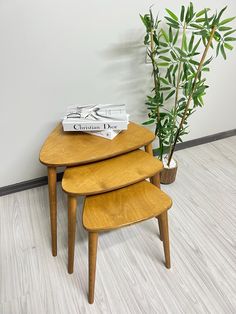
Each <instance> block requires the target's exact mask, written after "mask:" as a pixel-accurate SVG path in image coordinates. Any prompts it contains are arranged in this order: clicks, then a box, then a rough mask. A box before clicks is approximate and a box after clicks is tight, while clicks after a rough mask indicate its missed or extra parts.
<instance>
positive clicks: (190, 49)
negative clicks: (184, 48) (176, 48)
mask: <svg viewBox="0 0 236 314" xmlns="http://www.w3.org/2000/svg"><path fill="white" fill-rule="evenodd" d="M194 38H195V37H194V34H192V36H191V39H190V42H189V46H188V51H192V49H193V43H194Z"/></svg>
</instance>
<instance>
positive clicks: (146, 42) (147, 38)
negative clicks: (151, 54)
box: [144, 34, 149, 45]
mask: <svg viewBox="0 0 236 314" xmlns="http://www.w3.org/2000/svg"><path fill="white" fill-rule="evenodd" d="M148 42H149V34H146V36H145V37H144V45H147V44H148Z"/></svg>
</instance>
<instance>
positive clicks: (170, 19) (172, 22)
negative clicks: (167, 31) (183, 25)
mask: <svg viewBox="0 0 236 314" xmlns="http://www.w3.org/2000/svg"><path fill="white" fill-rule="evenodd" d="M165 19H166V20H167V21H168V22H170V23H171V24H173V25H176V26H179V23H178V22H176V21H175V20H173V19H172V18H170V17H168V16H165Z"/></svg>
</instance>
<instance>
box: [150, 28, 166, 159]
mask: <svg viewBox="0 0 236 314" xmlns="http://www.w3.org/2000/svg"><path fill="white" fill-rule="evenodd" d="M150 38H151V42H150V46H151V61H152V68H153V80H154V87H155V95H157V93H158V92H159V82H158V80H157V77H156V72H157V71H156V66H155V58H154V53H155V48H154V40H153V29H152V30H151V33H150ZM157 119H158V122H160V111H159V108H158V106H157ZM155 133H156V132H155ZM156 135H158V139H159V147H160V152H161V154H160V159H161V160H162V155H163V143H162V138H161V130H160V128H159V129H158V132H157V134H156Z"/></svg>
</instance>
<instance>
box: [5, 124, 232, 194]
mask: <svg viewBox="0 0 236 314" xmlns="http://www.w3.org/2000/svg"><path fill="white" fill-rule="evenodd" d="M235 135H236V129H233V130H229V131H226V132H221V133H217V134H213V135H208V136H204V137H201V138H197V139H195V140H191V141H187V142H184V143H179V144H177V146H176V151H177V150H181V149H185V148H190V147H193V146H198V145H202V144H206V143H210V142H214V141H218V140H221V139H224V138H227V137H230V136H235ZM61 179H62V173H58V174H57V181H61ZM46 184H48V178H47V177H46V176H45V177H40V178H36V179H32V180H28V181H23V182H19V183H16V184H11V185H7V186H4V187H1V188H0V196H3V195H7V194H11V193H15V192H20V191H24V190H28V189H32V188H36V187H39V186H42V185H46Z"/></svg>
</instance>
